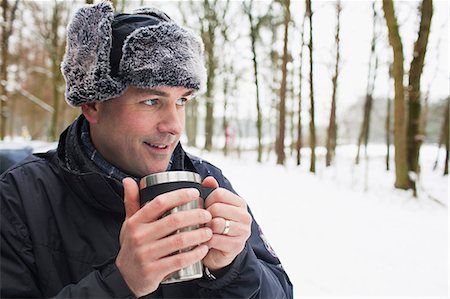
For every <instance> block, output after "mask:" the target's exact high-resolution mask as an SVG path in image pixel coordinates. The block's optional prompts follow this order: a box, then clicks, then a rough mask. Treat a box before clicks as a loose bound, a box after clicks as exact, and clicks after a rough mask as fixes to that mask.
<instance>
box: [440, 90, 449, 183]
mask: <svg viewBox="0 0 450 299" xmlns="http://www.w3.org/2000/svg"><path fill="white" fill-rule="evenodd" d="M449 113H450V97H449V98H447V109H445V112H444V122H443V123H442V133H441V136H442V137H443V138H442V139H443V140H442V141H443V143H444V144H445V162H444V163H445V164H444V175H447V174H448V160H449Z"/></svg>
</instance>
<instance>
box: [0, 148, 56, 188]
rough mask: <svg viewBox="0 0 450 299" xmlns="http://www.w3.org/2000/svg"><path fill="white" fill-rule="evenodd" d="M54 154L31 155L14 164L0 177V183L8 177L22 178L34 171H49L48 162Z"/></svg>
mask: <svg viewBox="0 0 450 299" xmlns="http://www.w3.org/2000/svg"><path fill="white" fill-rule="evenodd" d="M55 154H56V152H55V151H54V150H51V151H49V152H46V153H36V154H31V155H29V156H28V157H26V158H25V159H23V160H22V161H20V162H18V163H16V164H14V165H13V166H11V167H10V168H9V169H8V170H6V171H5V172H4V173H2V174H1V175H0V181H5V180H7V179H8V178H10V177H22V176H24V175H25V176H26V175H28V174H31V173H35V172H36V171H38V172H39V171H44V170H45V169H50V164H51V163H50V161H51V159H52V158H53V156H54V155H55Z"/></svg>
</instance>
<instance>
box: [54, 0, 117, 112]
mask: <svg viewBox="0 0 450 299" xmlns="http://www.w3.org/2000/svg"><path fill="white" fill-rule="evenodd" d="M113 18H114V11H113V7H112V5H111V4H110V3H109V2H102V3H99V4H96V5H90V6H86V7H83V8H81V9H79V10H78V11H77V12H76V14H75V15H74V17H73V19H72V22H71V23H70V25H69V27H68V33H67V46H66V47H67V48H66V54H65V56H64V59H63V62H62V72H63V75H64V78H65V80H66V101H67V102H68V103H69V104H70V105H72V106H80V105H82V104H85V103H91V102H99V101H105V100H108V99H110V98H111V97H112V96H116V95H118V94H120V93H122V92H123V91H124V90H125V88H126V86H125V84H123V83H122V82H121V81H120V79H118V78H114V77H111V75H110V73H111V66H110V63H109V57H110V52H111V43H112V29H111V23H112V20H113Z"/></svg>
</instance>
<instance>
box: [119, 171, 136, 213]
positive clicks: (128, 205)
mask: <svg viewBox="0 0 450 299" xmlns="http://www.w3.org/2000/svg"><path fill="white" fill-rule="evenodd" d="M122 184H123V192H124V199H123V203H124V205H125V219H128V218H130V217H131V216H133V215H134V213H136V212H137V211H139V209H140V202H139V188H138V185H137V184H136V182H135V181H134V180H133V179H132V178H124V179H123V180H122Z"/></svg>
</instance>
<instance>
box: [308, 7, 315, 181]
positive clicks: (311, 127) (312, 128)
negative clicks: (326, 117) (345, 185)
mask: <svg viewBox="0 0 450 299" xmlns="http://www.w3.org/2000/svg"><path fill="white" fill-rule="evenodd" d="M306 13H307V14H308V18H309V44H308V48H309V99H310V105H311V107H310V110H309V114H310V117H311V119H310V122H309V146H310V148H311V163H310V167H309V171H310V172H313V173H315V172H316V125H315V120H314V84H313V34H312V33H313V30H312V28H313V26H312V10H311V0H306Z"/></svg>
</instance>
